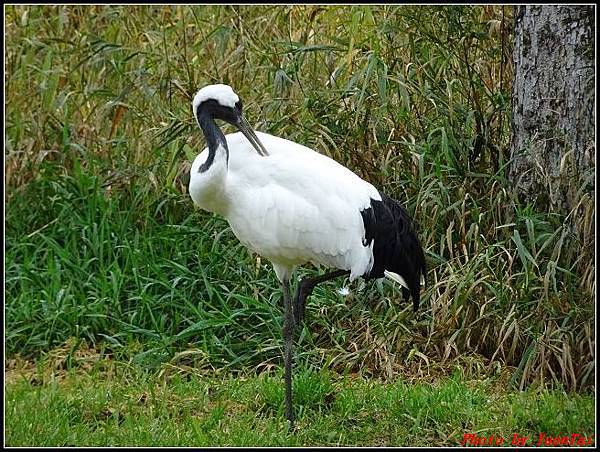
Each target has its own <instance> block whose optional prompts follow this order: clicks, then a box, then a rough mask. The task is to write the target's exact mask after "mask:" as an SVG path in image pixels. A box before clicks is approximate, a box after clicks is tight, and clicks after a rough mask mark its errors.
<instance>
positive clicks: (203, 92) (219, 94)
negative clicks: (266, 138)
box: [192, 84, 269, 157]
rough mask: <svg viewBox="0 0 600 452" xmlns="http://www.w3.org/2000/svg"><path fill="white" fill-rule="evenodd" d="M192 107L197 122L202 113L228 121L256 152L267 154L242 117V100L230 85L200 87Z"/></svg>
mask: <svg viewBox="0 0 600 452" xmlns="http://www.w3.org/2000/svg"><path fill="white" fill-rule="evenodd" d="M192 108H193V110H194V116H195V117H196V121H198V124H200V118H201V117H202V116H203V115H209V116H210V117H211V118H213V119H221V120H223V121H225V122H228V123H229V124H232V125H234V126H235V127H237V128H238V130H239V131H240V132H242V133H243V134H244V136H245V137H246V138H248V141H250V143H251V144H252V146H253V147H254V149H256V152H258V153H259V154H260V155H262V156H263V157H264V156H267V155H269V153H268V152H267V150H266V149H265V147H264V146H263V144H262V143H261V142H260V141H259V139H258V137H257V136H256V134H255V133H254V130H252V127H250V124H248V121H246V118H244V114H243V113H242V101H241V100H240V98H239V96H238V95H237V94H236V93H235V92H234V91H233V89H232V88H231V86H229V85H222V84H218V85H208V86H205V87H204V88H201V89H200V90H199V91H198V92H197V93H196V95H195V96H194V100H193V102H192Z"/></svg>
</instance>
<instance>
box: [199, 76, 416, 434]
mask: <svg viewBox="0 0 600 452" xmlns="http://www.w3.org/2000/svg"><path fill="white" fill-rule="evenodd" d="M192 108H193V113H194V116H195V117H196V121H197V122H198V125H199V126H200V128H201V129H202V132H204V136H205V138H206V141H207V144H208V147H207V148H206V149H204V150H203V151H202V152H201V153H200V154H199V155H198V156H197V157H196V159H195V160H194V163H193V164H192V168H191V170H190V185H189V192H190V196H191V197H192V200H193V201H194V203H195V204H196V205H197V206H199V207H200V208H202V209H204V210H208V211H210V212H215V213H217V214H219V215H222V216H223V217H225V218H226V219H227V221H228V222H229V225H230V226H231V230H232V231H233V233H234V234H235V236H236V237H237V238H238V239H239V241H240V242H241V243H243V244H244V245H245V246H246V247H248V248H250V249H251V250H253V251H255V252H256V253H258V254H259V255H261V256H263V257H265V258H267V259H269V260H270V261H271V263H272V264H273V268H274V269H275V273H276V274H277V278H278V279H279V281H280V282H281V285H282V288H283V300H284V325H283V337H284V340H285V354H284V361H285V414H286V417H287V419H288V421H289V427H290V429H293V426H294V412H293V408H292V340H293V332H294V329H295V326H296V325H297V324H298V323H299V322H300V321H302V319H303V316H304V306H305V302H306V298H307V297H308V296H309V295H310V294H311V292H312V290H313V288H314V287H315V286H316V285H317V284H319V283H321V282H323V281H327V280H329V279H332V278H335V277H338V276H344V275H348V274H349V277H350V281H352V280H354V279H356V278H358V277H359V276H362V277H364V278H382V277H384V276H385V277H388V278H390V279H392V280H394V281H396V282H397V283H399V284H400V285H401V286H402V293H403V295H404V297H405V298H406V299H408V297H410V296H412V299H413V308H414V310H415V311H416V310H417V308H418V306H419V297H420V291H421V285H423V284H425V274H426V272H427V269H426V264H425V256H424V254H423V249H422V248H421V245H420V243H419V239H418V237H417V235H416V233H415V230H414V227H413V224H412V220H411V218H410V217H409V215H408V213H407V212H406V210H405V209H404V207H402V206H401V205H400V204H399V203H398V201H396V200H394V199H392V198H390V197H388V196H386V195H385V194H383V193H381V192H379V191H378V190H377V189H376V188H375V187H373V185H371V184H370V183H368V182H366V181H364V180H362V179H361V178H360V177H358V176H357V175H356V174H354V173H353V172H352V171H350V170H349V169H348V168H346V167H344V166H342V165H340V164H339V163H337V162H336V161H335V160H332V159H330V158H329V157H327V156H325V155H322V154H319V153H318V152H315V151H313V150H312V149H309V148H307V147H305V146H302V145H301V144H298V143H294V142H293V141H289V140H285V139H283V138H279V137H276V136H273V135H269V134H266V133H261V132H256V133H255V132H254V131H253V130H252V128H251V127H250V125H249V124H248V122H247V121H246V119H245V118H244V115H243V114H242V102H241V100H240V98H239V96H238V95H237V94H236V93H235V92H234V91H233V89H232V88H231V87H230V86H228V85H221V84H219V85H209V86H205V87H204V88H202V89H200V90H199V91H198V92H197V93H196V95H195V97H194V100H193V102H192ZM216 119H220V120H223V121H226V122H228V123H229V124H232V125H234V126H235V127H236V128H237V129H239V130H240V132H241V133H239V132H237V133H231V134H228V135H226V136H225V135H223V133H222V132H221V130H220V129H219V127H218V126H217V125H216V123H215V120H216ZM307 262H312V263H314V264H320V265H323V266H325V267H328V268H334V269H336V270H334V271H332V272H330V273H326V274H324V275H321V276H318V277H315V278H307V279H304V280H302V281H300V282H299V283H298V288H297V291H296V294H295V297H294V300H293V301H292V296H291V292H290V278H291V276H292V274H293V272H294V269H295V268H296V267H297V266H299V265H302V264H305V263H307Z"/></svg>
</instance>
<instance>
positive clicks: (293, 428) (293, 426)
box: [288, 419, 296, 433]
mask: <svg viewBox="0 0 600 452" xmlns="http://www.w3.org/2000/svg"><path fill="white" fill-rule="evenodd" d="M288 433H296V424H294V420H293V419H292V420H289V419H288Z"/></svg>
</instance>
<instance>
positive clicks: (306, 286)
mask: <svg viewBox="0 0 600 452" xmlns="http://www.w3.org/2000/svg"><path fill="white" fill-rule="evenodd" d="M349 273H350V271H349V270H335V271H332V272H329V273H325V274H324V275H321V276H316V277H314V278H306V279H303V280H301V281H300V282H299V283H298V289H297V290H296V296H295V297H294V319H295V321H296V326H297V325H299V324H300V322H302V321H303V320H304V309H305V307H306V299H307V298H308V296H309V295H310V294H311V293H312V291H313V289H314V288H315V286H316V285H317V284H319V283H322V282H325V281H328V280H330V279H333V278H337V277H338V276H345V275H347V274H349Z"/></svg>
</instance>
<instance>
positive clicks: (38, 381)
mask: <svg viewBox="0 0 600 452" xmlns="http://www.w3.org/2000/svg"><path fill="white" fill-rule="evenodd" d="M100 363H101V361H96V363H95V367H94V368H92V369H90V370H87V371H85V372H82V371H81V370H79V371H75V370H72V371H70V372H60V373H59V374H55V375H54V377H49V376H48V375H46V377H44V371H43V369H41V368H40V369H38V371H37V373H36V372H33V373H32V374H30V375H29V376H28V377H14V379H12V381H10V382H9V383H8V385H7V387H6V413H7V415H8V419H10V422H7V424H6V445H8V446H47V447H48V446H79V447H82V446H196V447H204V446H336V445H355V446H457V445H459V444H460V442H461V441H462V440H463V435H464V434H469V433H476V434H477V435H478V436H479V437H489V436H490V435H492V434H493V435H495V437H496V438H497V437H503V438H505V440H506V444H505V445H510V441H511V440H512V435H513V434H514V433H517V434H518V435H519V436H527V437H529V438H530V440H529V442H528V445H533V443H535V442H537V440H538V438H539V434H540V433H546V434H548V435H552V436H557V435H570V434H572V433H579V434H581V435H584V436H588V437H589V436H590V435H592V434H593V432H594V400H593V398H592V397H591V396H589V395H588V396H579V395H567V394H565V393H564V392H562V391H558V390H554V391H546V390H538V391H536V390H528V391H526V392H514V393H513V392H508V393H506V392H504V391H498V385H497V381H494V379H487V380H479V381H467V380H464V379H463V378H462V377H460V376H459V374H458V373H456V374H455V375H453V376H452V377H451V378H445V379H442V380H439V381H435V382H433V383H417V384H408V383H406V382H403V381H402V380H397V381H390V382H385V383H384V382H382V381H380V380H377V379H363V378H360V377H358V376H356V375H346V376H341V375H337V374H332V373H330V372H328V371H322V370H318V369H307V368H302V369H300V370H299V372H297V373H296V376H295V379H294V397H295V402H296V412H297V415H298V420H297V432H296V433H295V434H289V433H288V432H287V425H286V422H285V421H284V416H283V378H282V375H281V372H279V371H278V372H275V373H274V374H271V375H268V374H266V373H265V374H263V375H260V376H257V375H255V374H240V375H236V376H233V375H231V374H227V373H219V374H217V375H215V374H206V375H201V374H198V373H188V372H185V371H182V370H181V369H177V368H171V367H165V368H164V369H163V371H161V372H155V373H149V372H142V371H140V370H139V368H131V367H129V368H128V367H125V366H117V367H114V366H110V365H109V364H106V363H104V365H105V366H106V367H107V368H110V369H111V371H110V372H107V370H106V369H104V370H99V369H100V368H101V367H99V364H100ZM557 413H558V414H557Z"/></svg>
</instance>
